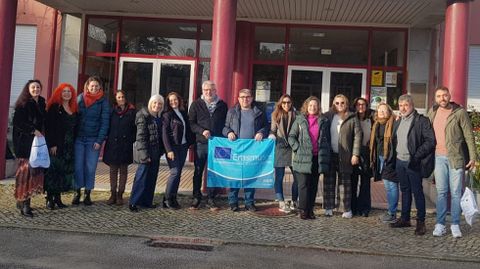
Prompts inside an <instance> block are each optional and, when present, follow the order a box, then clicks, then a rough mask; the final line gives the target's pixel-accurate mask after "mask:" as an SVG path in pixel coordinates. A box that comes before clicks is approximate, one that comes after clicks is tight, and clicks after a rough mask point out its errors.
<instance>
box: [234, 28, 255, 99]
mask: <svg viewBox="0 0 480 269" xmlns="http://www.w3.org/2000/svg"><path fill="white" fill-rule="evenodd" d="M251 29H252V27H251V24H250V23H249V22H245V21H239V22H237V31H236V43H235V64H234V67H233V85H232V94H231V96H230V102H231V103H230V104H234V103H236V101H237V96H238V92H239V91H240V90H241V89H244V88H248V87H249V86H250V81H249V74H250V51H251V48H252V47H253V44H252V43H253V41H252V30H251Z"/></svg>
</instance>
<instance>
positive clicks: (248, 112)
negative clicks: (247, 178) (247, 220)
mask: <svg viewBox="0 0 480 269" xmlns="http://www.w3.org/2000/svg"><path fill="white" fill-rule="evenodd" d="M268 131H269V129H268V123H267V117H266V115H265V113H264V112H263V111H262V110H261V109H260V108H259V107H258V106H257V104H256V103H255V102H253V96H252V91H251V90H250V89H242V90H240V92H239V95H238V104H236V105H235V106H234V107H232V108H230V110H228V113H227V119H226V121H225V127H224V128H223V135H224V136H226V137H228V139H229V140H231V141H234V140H236V139H237V138H244V139H255V140H257V141H261V140H262V139H263V138H264V137H267V135H268ZM239 190H240V189H239V188H230V192H229V193H228V203H229V205H230V209H231V210H232V211H234V212H237V211H239V207H238V192H239ZM244 192H245V209H246V210H248V211H256V210H257V208H256V207H255V198H254V196H255V189H254V188H245V189H244Z"/></svg>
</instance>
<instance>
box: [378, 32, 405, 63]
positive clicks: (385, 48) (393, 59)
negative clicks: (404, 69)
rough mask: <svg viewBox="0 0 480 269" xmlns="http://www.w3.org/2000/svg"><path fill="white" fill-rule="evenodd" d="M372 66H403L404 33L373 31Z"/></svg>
mask: <svg viewBox="0 0 480 269" xmlns="http://www.w3.org/2000/svg"><path fill="white" fill-rule="evenodd" d="M372 38H373V41H372V43H373V45H372V65H373V66H403V65H404V62H403V58H404V52H405V32H399V31H373V35H372Z"/></svg>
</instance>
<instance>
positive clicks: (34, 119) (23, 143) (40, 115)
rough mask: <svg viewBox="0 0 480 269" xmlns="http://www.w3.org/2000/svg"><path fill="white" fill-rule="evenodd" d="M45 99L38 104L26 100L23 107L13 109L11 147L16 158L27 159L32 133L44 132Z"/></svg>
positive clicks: (39, 98)
mask: <svg viewBox="0 0 480 269" xmlns="http://www.w3.org/2000/svg"><path fill="white" fill-rule="evenodd" d="M45 116H46V111H45V99H44V98H43V97H41V96H39V97H38V102H35V100H33V99H32V98H30V99H28V101H27V102H26V103H25V105H24V106H23V107H17V108H15V113H14V114H13V147H14V150H15V155H16V157H17V158H29V157H30V150H31V148H32V142H33V136H34V135H33V132H34V131H35V130H38V131H40V132H44V131H45Z"/></svg>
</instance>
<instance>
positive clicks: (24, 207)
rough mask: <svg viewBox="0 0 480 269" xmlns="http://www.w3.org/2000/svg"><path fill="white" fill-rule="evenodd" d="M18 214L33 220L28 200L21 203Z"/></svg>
mask: <svg viewBox="0 0 480 269" xmlns="http://www.w3.org/2000/svg"><path fill="white" fill-rule="evenodd" d="M20 214H22V215H23V216H25V217H30V218H33V213H32V208H31V207H30V199H27V200H25V201H23V203H22V208H21V209H20Z"/></svg>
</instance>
